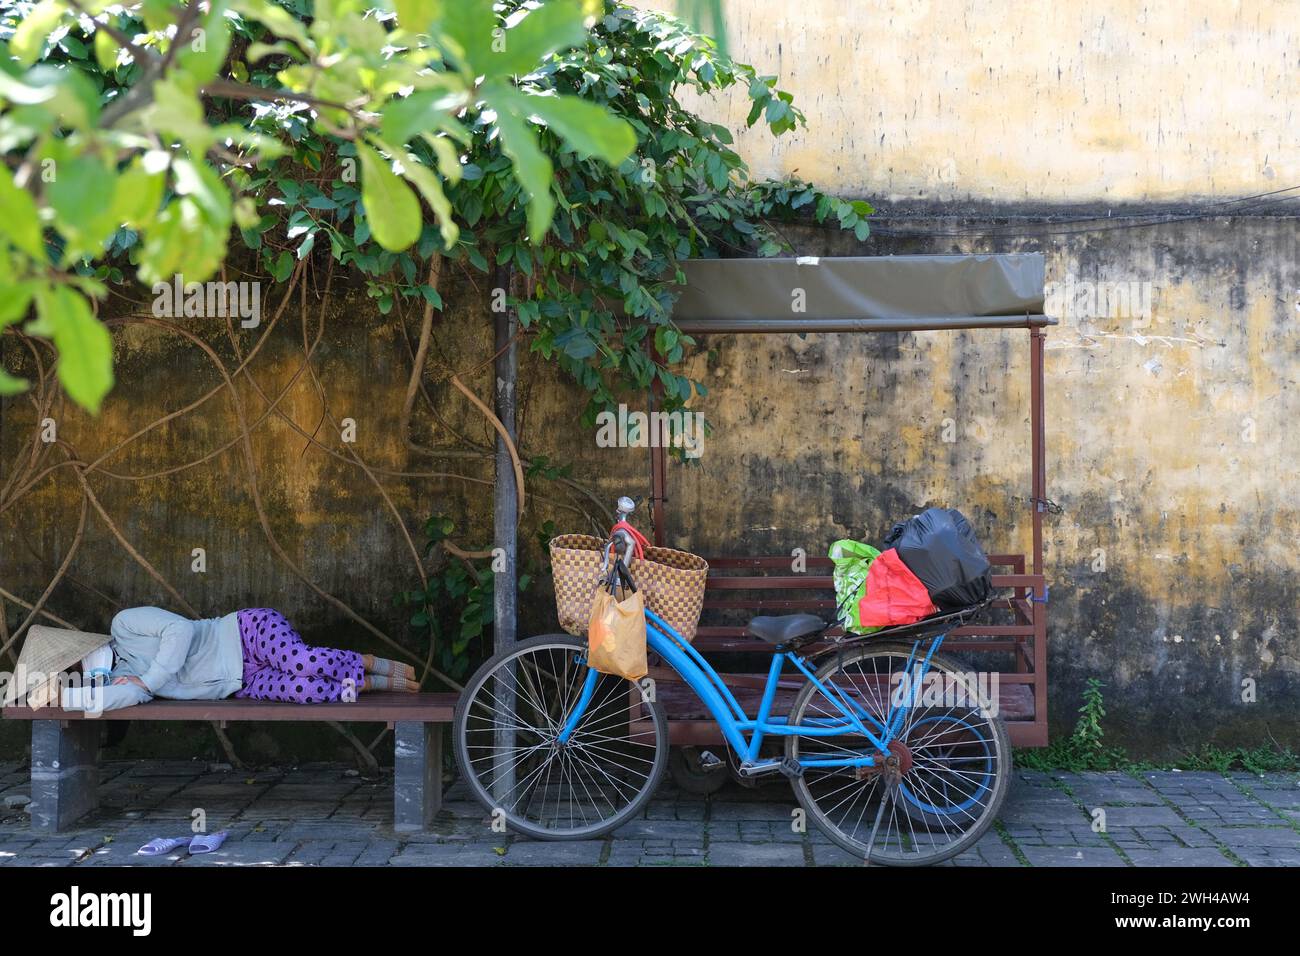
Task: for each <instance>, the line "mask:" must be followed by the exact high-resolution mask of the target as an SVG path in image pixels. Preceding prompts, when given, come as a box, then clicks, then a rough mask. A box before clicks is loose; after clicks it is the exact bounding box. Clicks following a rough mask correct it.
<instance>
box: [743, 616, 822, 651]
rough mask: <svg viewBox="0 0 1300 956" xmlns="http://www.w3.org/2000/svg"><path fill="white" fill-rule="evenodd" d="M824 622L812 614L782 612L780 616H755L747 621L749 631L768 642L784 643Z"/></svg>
mask: <svg viewBox="0 0 1300 956" xmlns="http://www.w3.org/2000/svg"><path fill="white" fill-rule="evenodd" d="M824 630H826V622H825V621H823V620H822V619H821V618H819V617H816V616H814V615H812V614H783V615H781V616H780V617H756V618H754V619H753V620H751V621H750V622H749V633H751V634H753V635H754V636H755V637H761V638H762V639H763V640H765V641H767V642H768V643H769V644H784V643H785V642H786V641H793V640H796V639H797V638H800V637H806V636H807V635H809V634H816V633H817V632H818V631H824Z"/></svg>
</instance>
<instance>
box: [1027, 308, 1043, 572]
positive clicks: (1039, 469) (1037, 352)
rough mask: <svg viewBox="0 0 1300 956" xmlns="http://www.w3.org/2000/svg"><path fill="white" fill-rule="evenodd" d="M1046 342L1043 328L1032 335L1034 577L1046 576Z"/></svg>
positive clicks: (1030, 343) (1030, 372)
mask: <svg viewBox="0 0 1300 956" xmlns="http://www.w3.org/2000/svg"><path fill="white" fill-rule="evenodd" d="M1046 339H1047V334H1046V333H1045V332H1043V330H1042V329H1031V330H1030V332H1029V375H1030V383H1029V404H1030V411H1029V415H1030V429H1031V430H1032V432H1033V441H1032V447H1033V451H1032V455H1033V476H1032V479H1031V480H1032V484H1033V491H1032V492H1031V493H1030V502H1029V503H1030V507H1031V508H1032V509H1033V521H1034V574H1042V573H1043V512H1044V511H1046V510H1047V462H1046V457H1047V456H1046V452H1047V449H1046V445H1047V436H1046V431H1045V428H1044V418H1045V415H1044V409H1043V393H1044V388H1043V343H1044V342H1045V341H1046Z"/></svg>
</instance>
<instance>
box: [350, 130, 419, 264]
mask: <svg viewBox="0 0 1300 956" xmlns="http://www.w3.org/2000/svg"><path fill="white" fill-rule="evenodd" d="M356 145H357V155H358V156H359V157H360V158H361V203H362V205H364V206H365V208H366V221H367V222H368V223H370V231H371V233H373V235H374V237H375V241H376V242H377V243H379V244H380V245H381V246H383V247H384V248H385V249H387V250H389V251H390V252H400V251H401V250H403V249H405V248H407V247H408V246H410V245H412V244H413V243H414V242H415V241H416V240H417V239H419V238H420V227H421V217H420V202H419V200H417V199H416V198H415V194H414V193H413V192H411V187H410V186H408V185H406V183H404V182H403V181H402V180H401V179H400V178H399V177H398V176H397V174H396V173H394V172H393V170H392V168H391V167H390V166H389V164H388V160H386V159H384V158H383V157H381V156H380V155H379V154H378V153H376V152H375V151H374V150H373V149H371V148H370V147H369V146H367V145H365V144H364V143H357V144H356Z"/></svg>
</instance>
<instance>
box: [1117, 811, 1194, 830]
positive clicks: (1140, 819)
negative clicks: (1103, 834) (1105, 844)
mask: <svg viewBox="0 0 1300 956" xmlns="http://www.w3.org/2000/svg"><path fill="white" fill-rule="evenodd" d="M1105 810H1106V829H1107V830H1113V829H1114V828H1115V827H1145V826H1168V827H1176V826H1182V825H1183V818H1182V817H1180V816H1179V815H1178V814H1177V813H1175V812H1174V811H1173V810H1171V809H1169V807H1164V806H1160V807H1115V806H1108V807H1105Z"/></svg>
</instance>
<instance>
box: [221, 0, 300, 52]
mask: <svg viewBox="0 0 1300 956" xmlns="http://www.w3.org/2000/svg"><path fill="white" fill-rule="evenodd" d="M230 9H232V10H234V11H236V12H237V13H240V14H242V15H244V16H246V17H249V18H251V19H253V20H258V21H260V22H262V23H264V24H265V25H266V26H267V27H268V28H269V29H270V30H271V32H272V33H274V34H276V35H277V36H282V37H285V38H286V39H289V40H292V41H293V42H294V43H296V44H298V46H300V47H301V48H302V49H303V50H304V51H305V52H307V53H312V52H314V51H315V49H316V44H315V43H313V42H312V39H311V37H310V36H308V35H307V30H306V28H305V27H304V26H303V25H302V22H301V21H300V20H298V19H297V18H296V17H294V15H293V14H291V13H290V12H289V11H288V10H286V9H284V8H283V7H280V6H277V5H276V4H274V3H271V2H269V0H231V4H230Z"/></svg>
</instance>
